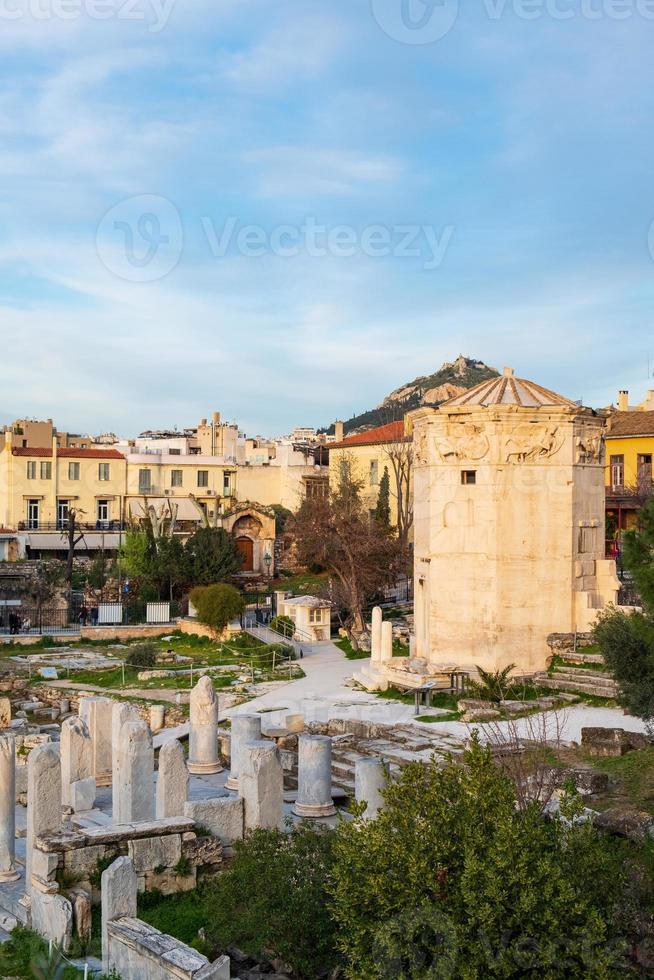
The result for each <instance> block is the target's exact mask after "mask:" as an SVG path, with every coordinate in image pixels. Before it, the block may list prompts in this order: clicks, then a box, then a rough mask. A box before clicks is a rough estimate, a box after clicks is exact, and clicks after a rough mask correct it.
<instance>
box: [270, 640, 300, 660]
mask: <svg viewBox="0 0 654 980" xmlns="http://www.w3.org/2000/svg"><path fill="white" fill-rule="evenodd" d="M266 653H268V654H270V658H271V660H272V656H273V654H274V655H275V663H278V662H279V661H280V660H295V659H296V653H295V648H294V647H292V646H291V644H290V643H271V644H269V646H267V647H266Z"/></svg>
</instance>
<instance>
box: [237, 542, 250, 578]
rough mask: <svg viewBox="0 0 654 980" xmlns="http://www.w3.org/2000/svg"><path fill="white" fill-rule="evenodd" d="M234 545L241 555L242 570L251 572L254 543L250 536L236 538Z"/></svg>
mask: <svg viewBox="0 0 654 980" xmlns="http://www.w3.org/2000/svg"><path fill="white" fill-rule="evenodd" d="M236 547H237V548H238V550H239V551H240V552H241V555H242V557H243V564H242V565H241V571H242V572H253V571H254V543H253V542H252V540H251V539H250V538H237V539H236Z"/></svg>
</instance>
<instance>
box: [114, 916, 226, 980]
mask: <svg viewBox="0 0 654 980" xmlns="http://www.w3.org/2000/svg"><path fill="white" fill-rule="evenodd" d="M107 958H108V960H109V966H110V968H111V969H112V970H115V971H116V973H117V974H118V975H119V976H122V977H147V978H148V980H168V978H171V980H172V978H175V980H229V974H230V964H229V957H227V956H222V957H221V958H220V960H216V962H215V963H210V962H209V960H208V959H207V958H206V956H203V955H202V954H201V953H198V952H197V950H195V949H191V947H190V946H186V945H185V944H184V943H181V942H180V941H179V940H178V939H173V937H172V936H166V935H164V933H161V932H159V930H158V929H155V928H154V927H153V926H150V925H148V924H147V923H145V922H143V921H142V920H141V919H133V918H130V917H129V916H124V917H123V918H120V919H114V920H113V921H111V922H109V923H108V925H107Z"/></svg>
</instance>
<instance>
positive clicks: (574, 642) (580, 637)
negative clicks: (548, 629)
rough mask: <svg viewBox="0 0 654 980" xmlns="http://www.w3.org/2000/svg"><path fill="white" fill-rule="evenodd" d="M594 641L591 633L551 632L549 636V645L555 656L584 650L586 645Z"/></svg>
mask: <svg viewBox="0 0 654 980" xmlns="http://www.w3.org/2000/svg"><path fill="white" fill-rule="evenodd" d="M592 642H593V638H592V636H591V634H590V633H550V635H549V636H548V637H547V645H548V647H549V648H550V651H551V654H552V656H553V657H554V656H557V655H559V656H560V655H561V654H564V653H567V654H570V653H574V652H575V650H583V649H584V647H589V646H591V644H592Z"/></svg>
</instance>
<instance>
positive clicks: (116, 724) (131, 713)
mask: <svg viewBox="0 0 654 980" xmlns="http://www.w3.org/2000/svg"><path fill="white" fill-rule="evenodd" d="M139 718H140V715H139V712H138V708H137V707H136V705H135V704H130V703H129V701H114V703H113V705H112V708H111V782H112V785H113V786H118V783H119V779H118V769H119V767H120V759H119V752H118V747H119V745H120V731H121V728H122V727H123V725H124V724H125V722H126V721H138V720H139ZM112 795H113V796H115V793H113V794H112Z"/></svg>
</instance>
